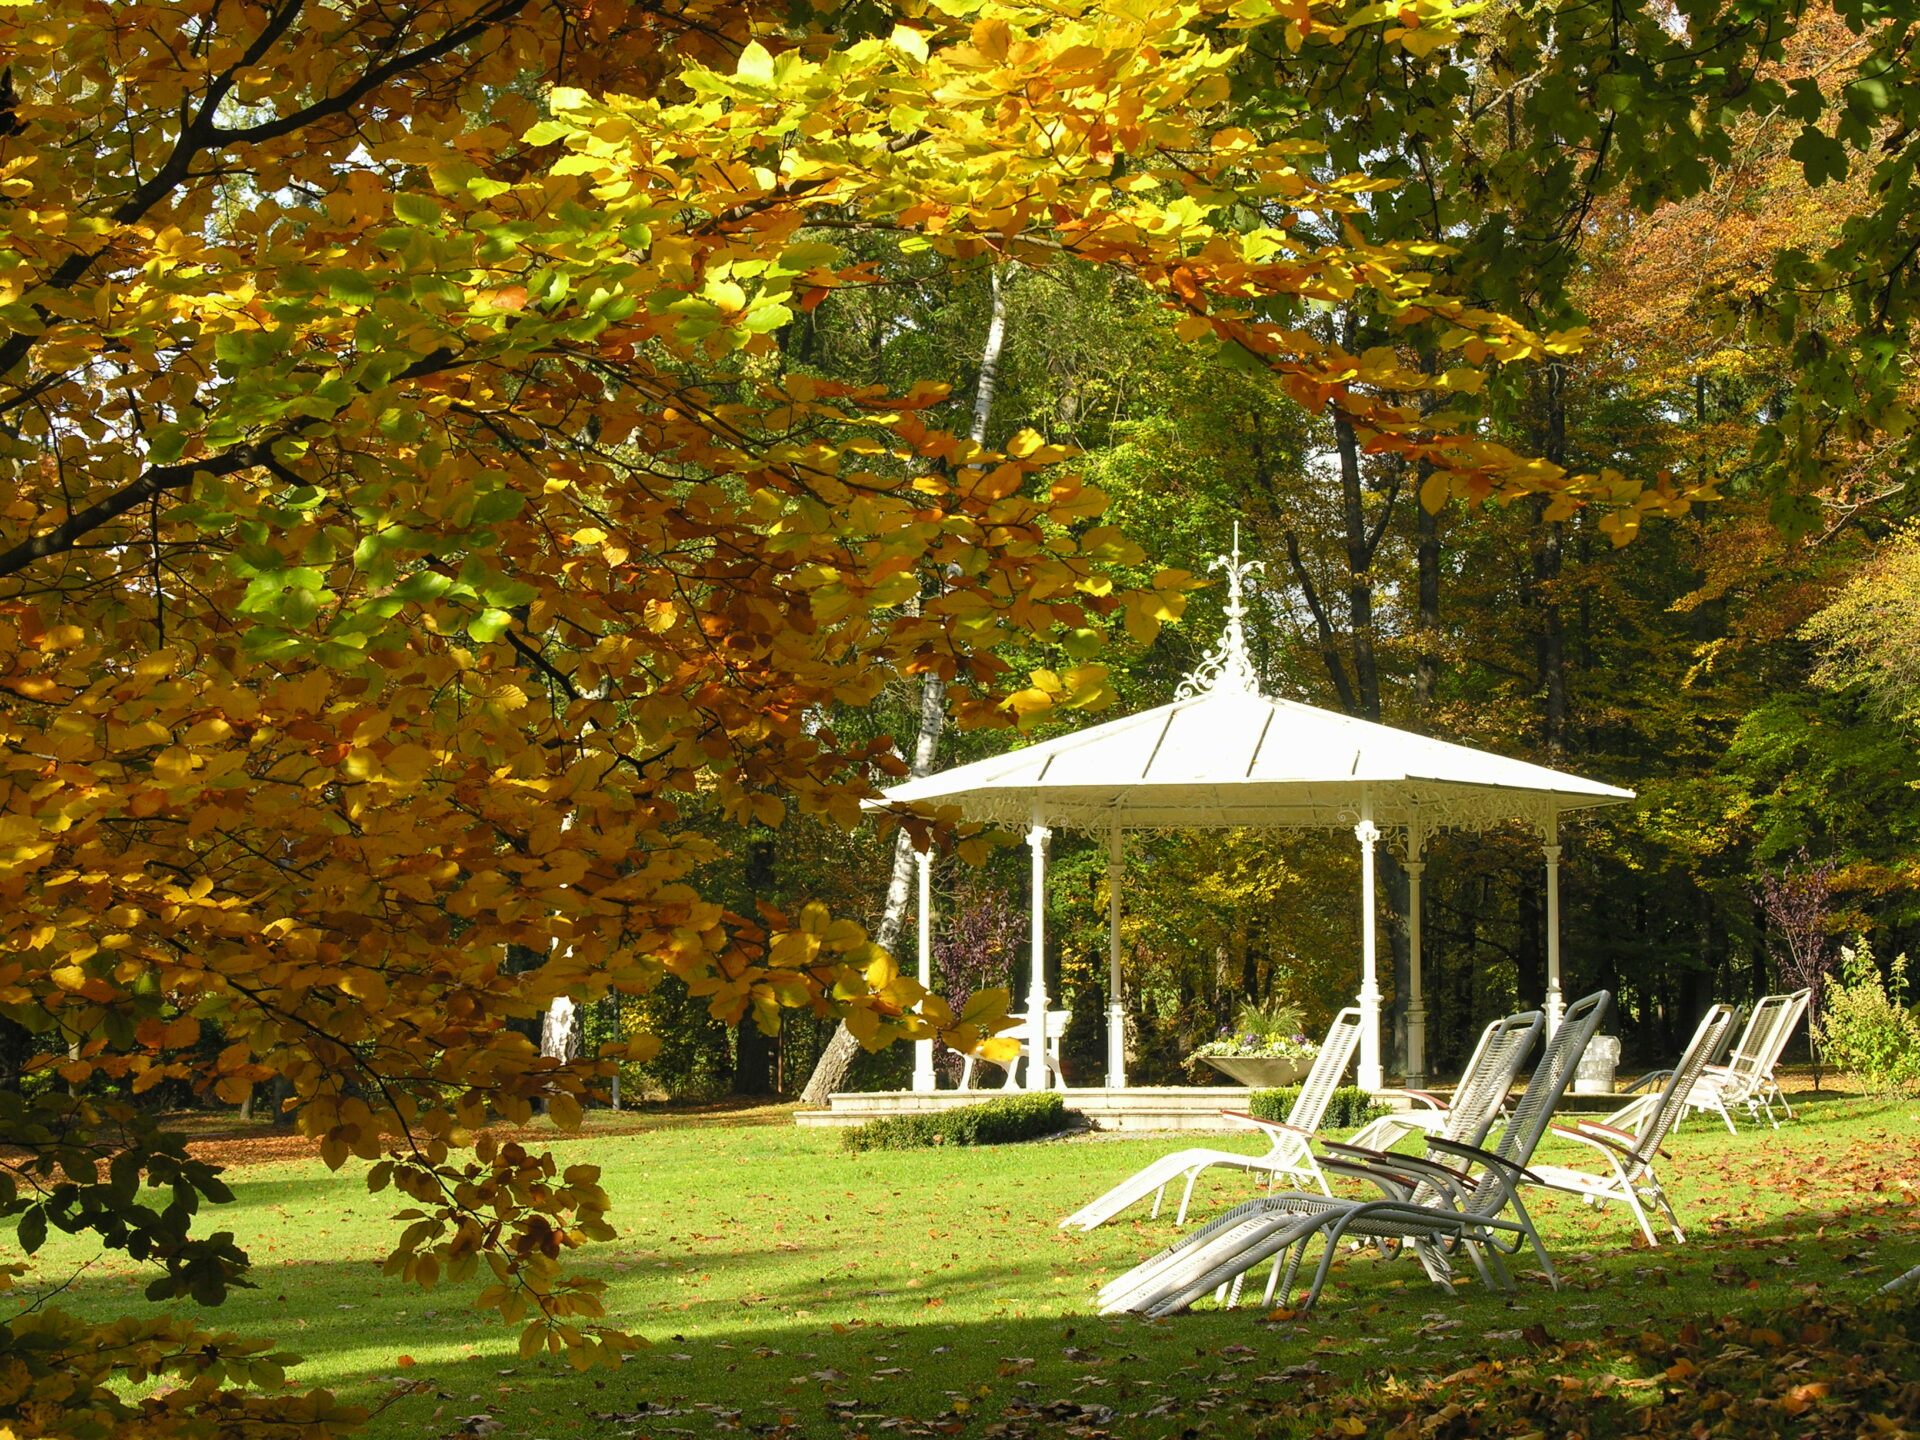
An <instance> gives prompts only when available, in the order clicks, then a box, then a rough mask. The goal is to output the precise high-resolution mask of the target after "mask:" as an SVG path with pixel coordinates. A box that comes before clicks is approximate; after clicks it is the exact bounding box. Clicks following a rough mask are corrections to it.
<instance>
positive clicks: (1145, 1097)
mask: <svg viewBox="0 0 1920 1440" xmlns="http://www.w3.org/2000/svg"><path fill="white" fill-rule="evenodd" d="M1018 1093H1020V1092H1018V1091H1012V1090H1001V1089H999V1088H997V1087H996V1088H993V1089H988V1090H934V1091H925V1090H875V1091H871V1092H869V1093H866V1094H854V1095H830V1096H828V1097H827V1104H828V1106H829V1107H831V1108H829V1109H826V1110H801V1111H798V1112H796V1113H795V1115H794V1117H793V1118H794V1120H795V1122H796V1123H798V1124H801V1125H863V1124H865V1123H866V1122H867V1121H869V1120H877V1119H879V1118H880V1117H881V1116H883V1115H918V1114H924V1113H925V1112H927V1111H929V1110H952V1109H956V1108H958V1107H959V1106H962V1105H977V1104H979V1103H980V1102H981V1101H982V1100H992V1099H995V1098H996V1097H998V1096H1001V1095H1012V1094H1018ZM1252 1093H1253V1092H1252V1091H1250V1090H1249V1089H1247V1088H1246V1087H1245V1086H1243V1085H1168V1086H1140V1087H1138V1088H1135V1087H1131V1086H1129V1087H1128V1088H1127V1089H1124V1090H1108V1089H1105V1088H1100V1089H1085V1090H1081V1089H1073V1090H1062V1091H1061V1092H1060V1096H1061V1098H1062V1099H1063V1100H1065V1101H1066V1103H1067V1109H1069V1110H1072V1111H1076V1112H1078V1113H1079V1114H1081V1115H1084V1116H1086V1118H1087V1123H1088V1124H1090V1125H1092V1126H1093V1127H1094V1129H1096V1130H1237V1131H1239V1132H1240V1133H1242V1134H1246V1135H1251V1134H1252V1133H1253V1132H1252V1131H1251V1130H1249V1129H1248V1128H1247V1127H1246V1126H1244V1125H1235V1124H1234V1123H1233V1122H1232V1121H1230V1120H1222V1119H1221V1118H1220V1112H1221V1111H1222V1110H1244V1109H1246V1107H1247V1096H1248V1095H1250V1094H1252ZM1396 1108H1397V1107H1396Z"/></svg>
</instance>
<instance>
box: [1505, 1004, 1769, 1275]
mask: <svg viewBox="0 0 1920 1440" xmlns="http://www.w3.org/2000/svg"><path fill="white" fill-rule="evenodd" d="M1732 1029H1733V1007H1732V1006H1730V1005H1715V1006H1712V1007H1711V1008H1710V1009H1708V1011H1707V1013H1706V1017H1705V1018H1704V1019H1703V1020H1701V1022H1700V1026H1699V1028H1698V1029H1696V1030H1695V1031H1694V1032H1693V1039H1692V1040H1691V1041H1689V1042H1688V1044H1687V1048H1686V1051H1685V1053H1684V1054H1682V1055H1681V1057H1680V1063H1679V1064H1678V1065H1676V1066H1675V1067H1674V1068H1673V1069H1672V1070H1671V1071H1670V1072H1668V1075H1667V1083H1666V1084H1665V1085H1664V1086H1662V1087H1661V1089H1660V1091H1659V1093H1658V1094H1654V1095H1642V1096H1641V1097H1640V1098H1639V1099H1637V1100H1635V1101H1634V1102H1633V1103H1632V1104H1630V1105H1627V1106H1625V1107H1624V1108H1622V1109H1620V1110H1616V1111H1615V1112H1614V1113H1613V1114H1612V1115H1609V1116H1608V1117H1607V1118H1606V1119H1605V1120H1576V1121H1574V1122H1573V1123H1572V1124H1570V1125H1555V1126H1554V1127H1553V1133H1554V1134H1555V1135H1557V1136H1559V1137H1560V1138H1561V1139H1562V1140H1572V1141H1576V1142H1578V1143H1579V1144H1582V1145H1586V1146H1589V1147H1590V1148H1592V1149H1594V1150H1597V1151H1598V1152H1599V1153H1600V1155H1601V1157H1602V1158H1603V1159H1605V1160H1606V1162H1607V1165H1608V1171H1607V1173H1605V1174H1598V1175H1596V1174H1594V1173H1593V1172H1592V1171H1589V1170H1577V1169H1575V1168H1573V1167H1572V1166H1569V1165H1541V1164H1538V1163H1535V1164H1533V1165H1531V1166H1529V1167H1528V1172H1529V1173H1528V1176H1527V1178H1526V1179H1525V1180H1524V1182H1523V1183H1525V1184H1528V1185H1541V1186H1545V1187H1546V1188H1547V1189H1549V1190H1564V1191H1566V1192H1568V1193H1569V1194H1573V1195H1578V1196H1580V1197H1581V1198H1582V1199H1584V1200H1585V1201H1586V1202H1587V1203H1588V1204H1589V1205H1605V1204H1606V1203H1607V1202H1609V1201H1615V1200H1617V1201H1619V1202H1621V1203H1622V1204H1624V1205H1625V1206H1626V1207H1627V1208H1628V1209H1629V1210H1631V1211H1632V1212H1633V1218H1634V1219H1635V1220H1637V1221H1639V1222H1640V1233H1641V1234H1643V1235H1645V1236H1646V1237H1647V1244H1649V1245H1658V1244H1659V1243H1660V1242H1659V1241H1658V1240H1657V1239H1655V1238H1654V1234H1653V1225H1652V1223H1651V1222H1650V1221H1649V1220H1648V1219H1647V1207H1648V1206H1656V1207H1658V1209H1659V1210H1660V1212H1661V1213H1662V1214H1664V1215H1665V1216H1666V1217H1667V1223H1668V1224H1669V1225H1671V1226H1672V1227H1673V1238H1674V1240H1675V1241H1677V1242H1678V1243H1680V1244H1682V1245H1684V1244H1685V1243H1686V1240H1687V1236H1686V1232H1685V1231H1683V1230H1682V1229H1681V1228H1680V1217H1679V1216H1677V1215H1675V1214H1674V1213H1673V1204H1672V1202H1671V1201H1669V1200H1668V1199H1667V1192H1666V1190H1665V1189H1664V1188H1662V1186H1661V1184H1660V1177H1659V1176H1658V1175H1656V1174H1655V1173H1654V1169H1653V1161H1654V1157H1655V1156H1656V1155H1659V1154H1661V1153H1662V1151H1661V1149H1660V1146H1661V1143H1662V1142H1663V1141H1664V1140H1665V1139H1666V1138H1667V1132H1668V1131H1669V1130H1671V1129H1672V1128H1673V1126H1674V1123H1675V1122H1676V1121H1677V1120H1679V1118H1680V1112H1681V1110H1682V1109H1683V1108H1684V1107H1685V1105H1686V1102H1687V1094H1688V1092H1689V1091H1690V1090H1692V1088H1693V1085H1694V1082H1695V1081H1697V1080H1698V1079H1699V1078H1700V1072H1701V1071H1702V1070H1704V1069H1705V1068H1706V1064H1707V1057H1708V1056H1709V1055H1714V1054H1717V1053H1719V1050H1720V1048H1721V1046H1722V1045H1724V1044H1725V1043H1726V1037H1727V1034H1728V1032H1729V1031H1731V1030H1732Z"/></svg>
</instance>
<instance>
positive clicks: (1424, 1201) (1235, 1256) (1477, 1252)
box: [1100, 990, 1611, 1316]
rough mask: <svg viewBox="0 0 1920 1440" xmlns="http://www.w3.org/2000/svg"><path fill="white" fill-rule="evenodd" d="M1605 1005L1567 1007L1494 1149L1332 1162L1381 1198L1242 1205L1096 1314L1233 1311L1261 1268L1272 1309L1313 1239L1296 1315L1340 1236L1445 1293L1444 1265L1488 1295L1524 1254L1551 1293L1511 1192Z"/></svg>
mask: <svg viewBox="0 0 1920 1440" xmlns="http://www.w3.org/2000/svg"><path fill="white" fill-rule="evenodd" d="M1610 1003H1611V997H1610V996H1609V995H1608V994H1607V992H1606V991H1604V990H1601V991H1597V992H1595V993H1594V994H1592V995H1588V996H1586V997H1584V998H1583V999H1580V1000H1577V1001H1575V1002H1574V1004H1573V1005H1571V1006H1569V1007H1568V1009H1567V1012H1566V1015H1565V1016H1564V1018H1563V1019H1562V1021H1561V1024H1560V1028H1559V1029H1558V1030H1556V1031H1555V1032H1554V1034H1553V1036H1552V1037H1551V1038H1550V1039H1549V1040H1548V1041H1547V1048H1546V1051H1545V1053H1544V1054H1543V1055H1542V1057H1541V1060H1540V1064H1539V1065H1538V1066H1537V1067H1536V1068H1535V1070H1534V1072H1533V1076H1532V1078H1531V1079H1530V1080H1529V1081H1528V1082H1527V1088H1526V1091H1525V1093H1523V1094H1522V1095H1521V1097H1520V1100H1519V1103H1518V1104H1516V1105H1515V1106H1514V1109H1513V1116H1512V1118H1511V1119H1510V1120H1509V1121H1508V1122H1507V1125H1506V1128H1505V1130H1504V1132H1503V1133H1502V1135H1501V1137H1500V1143H1499V1145H1498V1146H1496V1147H1495V1148H1494V1149H1493V1150H1491V1151H1488V1150H1484V1149H1481V1148H1480V1147H1478V1146H1475V1145H1469V1144H1462V1143H1460V1142H1458V1141H1452V1140H1448V1139H1445V1138H1444V1137H1441V1136H1437V1135H1436V1136H1433V1137H1431V1138H1429V1139H1428V1141H1427V1151H1428V1154H1427V1156H1426V1158H1424V1159H1416V1158H1414V1157H1411V1156H1405V1155H1388V1156H1386V1157H1384V1160H1383V1161H1382V1162H1380V1163H1376V1164H1365V1165H1362V1164H1352V1165H1345V1164H1343V1166H1342V1173H1348V1174H1363V1175H1365V1176H1366V1178H1368V1179H1370V1180H1372V1181H1373V1182H1374V1183H1375V1184H1377V1185H1379V1186H1380V1188H1381V1190H1382V1191H1383V1192H1385V1194H1386V1195H1387V1196H1388V1198H1387V1199H1384V1200H1344V1199H1331V1198H1328V1197H1325V1196H1319V1195H1309V1194H1305V1193H1302V1192H1295V1193H1293V1194H1288V1195H1275V1196H1269V1197H1265V1198H1262V1199H1258V1200H1250V1201H1248V1202H1247V1203H1246V1204H1244V1205H1240V1206H1238V1207H1236V1208H1235V1209H1233V1210H1230V1211H1228V1212H1227V1213H1226V1214H1225V1215H1223V1216H1221V1217H1220V1218H1219V1219H1218V1220H1215V1221H1213V1222H1212V1223H1211V1224H1209V1225H1206V1226H1203V1227H1201V1228H1200V1229H1199V1230H1196V1231H1195V1232H1194V1233H1193V1234H1192V1235H1190V1236H1188V1237H1187V1238H1186V1239H1184V1240H1183V1241H1181V1242H1180V1243H1179V1244H1178V1245H1175V1246H1172V1247H1170V1248H1169V1249H1167V1250H1164V1251H1162V1252H1161V1253H1160V1254H1159V1255H1156V1256H1154V1257H1152V1258H1151V1259H1149V1260H1146V1261H1144V1262H1142V1263H1141V1264H1140V1265H1137V1266H1135V1267H1134V1269H1132V1270H1130V1271H1128V1272H1127V1274H1125V1275H1123V1276H1121V1277H1119V1278H1118V1279H1116V1280H1114V1281H1113V1282H1111V1283H1110V1284H1109V1285H1108V1286H1107V1287H1106V1288H1105V1289H1103V1290H1102V1291H1101V1295H1100V1305H1101V1313H1103V1314H1116V1313H1123V1312H1134V1313H1145V1314H1148V1315H1154V1316H1161V1315H1171V1314H1173V1313H1175V1312H1177V1311H1180V1310H1184V1309H1185V1308H1187V1306H1189V1305H1191V1304H1192V1303H1193V1302H1194V1301H1196V1300H1198V1299H1200V1298H1201V1297H1202V1296H1204V1295H1206V1294H1208V1293H1209V1292H1214V1293H1215V1294H1216V1295H1217V1296H1218V1297H1219V1298H1220V1299H1222V1300H1223V1301H1224V1302H1225V1303H1226V1304H1228V1305H1233V1304H1235V1303H1237V1302H1238V1300H1239V1294H1240V1285H1241V1282H1242V1280H1243V1278H1244V1276H1245V1275H1246V1274H1247V1272H1248V1271H1250V1270H1252V1269H1253V1268H1254V1267H1256V1266H1258V1265H1260V1264H1262V1263H1264V1262H1266V1261H1269V1260H1271V1261H1272V1263H1273V1273H1272V1275H1271V1276H1270V1278H1269V1279H1268V1282H1267V1288H1266V1302H1267V1303H1269V1304H1271V1303H1272V1301H1273V1298H1274V1295H1275V1293H1276V1290H1278V1291H1279V1292H1280V1293H1282V1294H1288V1295H1290V1294H1291V1292H1292V1289H1293V1283H1294V1280H1295V1278H1296V1277H1297V1276H1298V1274H1299V1270H1300V1263H1301V1261H1302V1259H1303V1258H1304V1257H1305V1253H1306V1247H1307V1244H1308V1242H1309V1241H1310V1240H1312V1239H1313V1237H1314V1236H1315V1235H1319V1236H1321V1237H1323V1239H1324V1242H1325V1245H1324V1253H1323V1254H1322V1255H1321V1258H1320V1265H1319V1268H1318V1270H1317V1271H1316V1272H1315V1275H1314V1278H1313V1283H1312V1285H1311V1287H1310V1288H1309V1290H1308V1292H1307V1296H1306V1299H1305V1300H1304V1301H1303V1302H1302V1304H1301V1307H1300V1308H1302V1309H1305V1308H1309V1307H1311V1306H1312V1305H1313V1303H1314V1302H1315V1301H1316V1300H1317V1299H1318V1298H1319V1296H1320V1291H1321V1289H1322V1288H1323V1287H1324V1286H1325V1284H1326V1279H1327V1272H1328V1270H1329V1269H1330V1268H1331V1266H1332V1264H1333V1257H1334V1255H1335V1253H1336V1252H1337V1251H1338V1249H1339V1246H1340V1242H1341V1241H1342V1240H1345V1239H1348V1238H1353V1239H1366V1240H1373V1241H1376V1242H1378V1243H1380V1244H1381V1245H1382V1248H1392V1249H1398V1248H1399V1247H1400V1246H1402V1245H1411V1246H1413V1248H1414V1253H1415V1254H1416V1255H1418V1256H1419V1258H1420V1261H1421V1263H1422V1265H1423V1266H1424V1267H1425V1268H1426V1271H1427V1275H1428V1277H1429V1278H1431V1279H1432V1280H1433V1281H1434V1283H1435V1284H1437V1285H1439V1286H1441V1287H1442V1288H1443V1289H1447V1290H1451V1289H1452V1273H1453V1272H1452V1265H1451V1260H1452V1257H1453V1256H1455V1255H1457V1254H1459V1253H1460V1252H1461V1251H1465V1252H1466V1254H1467V1257H1468V1258H1469V1259H1470V1260H1471V1261H1472V1262H1473V1265H1474V1268H1475V1269H1476V1270H1477V1271H1478V1272H1479V1275H1480V1278H1481V1280H1482V1282H1483V1283H1485V1284H1486V1285H1487V1286H1488V1287H1489V1288H1493V1287H1494V1286H1495V1285H1496V1283H1498V1284H1499V1285H1500V1286H1502V1287H1504V1288H1507V1289H1511V1288H1513V1279H1512V1276H1511V1275H1510V1274H1509V1273H1508V1271H1507V1268H1506V1263H1505V1257H1507V1256H1509V1255H1516V1254H1518V1253H1519V1252H1520V1250H1521V1249H1522V1248H1523V1247H1526V1246H1530V1247H1531V1248H1532V1250H1533V1252H1534V1254H1535V1255H1536V1256H1537V1257H1538V1259H1539V1261H1540V1266H1541V1268H1542V1270H1544V1271H1545V1273H1546V1276H1547V1279H1548V1282H1549V1283H1550V1284H1552V1285H1553V1287H1554V1288H1555V1289H1558V1288H1559V1286H1560V1277H1559V1275H1558V1274H1557V1273H1556V1272H1555V1270H1554V1268H1553V1262H1552V1261H1551V1260H1550V1259H1549V1258H1548V1257H1547V1251H1546V1247H1545V1245H1544V1244H1542V1242H1541V1240H1540V1235H1539V1232H1538V1231H1537V1230H1536V1229H1535V1228H1534V1225H1533V1221H1532V1219H1531V1217H1530V1216H1529V1215H1528V1214H1527V1210H1526V1205H1525V1204H1524V1202H1523V1201H1522V1200H1521V1198H1520V1193H1519V1187H1520V1185H1521V1184H1522V1183H1523V1182H1524V1181H1525V1180H1526V1179H1528V1178H1530V1177H1529V1172H1528V1170H1527V1168H1526V1167H1527V1165H1528V1163H1529V1161H1530V1160H1531V1158H1532V1156H1533V1152H1534V1149H1535V1148H1536V1147H1537V1146H1538V1145H1539V1143H1540V1137H1541V1136H1542V1135H1543V1134H1545V1133H1546V1129H1547V1126H1548V1124H1549V1122H1550V1121H1551V1119H1552V1116H1553V1110H1554V1107H1555V1106H1556V1105H1558V1104H1559V1103H1560V1098H1561V1096H1562V1095H1564V1094H1565V1093H1566V1089H1567V1086H1568V1085H1569V1084H1570V1083H1572V1080H1573V1075H1574V1071H1575V1069H1576V1067H1577V1066H1578V1065H1579V1062H1580V1056H1581V1055H1582V1053H1584V1052H1585V1050H1586V1048H1587V1044H1588V1042H1589V1041H1590V1040H1592V1038H1593V1036H1594V1034H1595V1032H1596V1031H1597V1030H1598V1029H1599V1028H1600V1024H1601V1021H1602V1020H1603V1019H1605V1016H1606V1011H1607V1008H1608V1006H1609V1004H1610ZM1436 1153H1437V1154H1438V1155H1441V1156H1444V1157H1446V1158H1448V1159H1452V1160H1454V1161H1455V1162H1456V1163H1458V1162H1465V1163H1466V1164H1468V1165H1470V1166H1478V1167H1479V1174H1478V1175H1477V1176H1475V1175H1473V1174H1472V1173H1471V1172H1470V1171H1467V1170H1461V1169H1456V1168H1454V1166H1452V1165H1448V1164H1443V1163H1441V1162H1440V1161H1439V1160H1436V1159H1435V1158H1434V1156H1435V1154H1436ZM1509 1212H1510V1213H1511V1218H1509ZM1283 1263H1284V1266H1285V1272H1284V1278H1282V1265H1283Z"/></svg>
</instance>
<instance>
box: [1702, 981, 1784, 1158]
mask: <svg viewBox="0 0 1920 1440" xmlns="http://www.w3.org/2000/svg"><path fill="white" fill-rule="evenodd" d="M1812 994H1813V992H1812V991H1811V990H1808V989H1802V990H1796V991H1794V992H1793V993H1792V994H1790V995H1768V996H1765V997H1763V998H1762V999H1761V1000H1760V1002H1759V1003H1758V1004H1756V1005H1755V1006H1754V1007H1753V1013H1752V1014H1751V1015H1749V1016H1748V1017H1747V1028H1746V1029H1745V1030H1744V1031H1743V1032H1742V1033H1741V1036H1740V1043H1739V1044H1737V1045H1735V1046H1734V1047H1733V1053H1732V1054H1731V1055H1730V1056H1728V1057H1727V1063H1726V1064H1725V1065H1710V1066H1708V1067H1707V1068H1706V1069H1705V1070H1703V1071H1702V1072H1701V1075H1700V1078H1699V1079H1697V1080H1695V1081H1694V1083H1693V1085H1692V1087H1691V1088H1690V1089H1689V1090H1688V1092H1687V1099H1686V1102H1685V1105H1684V1113H1683V1118H1684V1114H1691V1113H1693V1112H1694V1111H1699V1112H1702V1113H1705V1112H1707V1111H1712V1112H1713V1113H1714V1114H1716V1115H1718V1116H1719V1117H1720V1119H1721V1120H1722V1121H1723V1122H1724V1123H1725V1124H1726V1127H1727V1133H1728V1134H1738V1133H1739V1132H1738V1131H1737V1130H1736V1129H1735V1127H1734V1123H1733V1111H1734V1110H1735V1109H1736V1108H1737V1107H1739V1106H1743V1105H1744V1106H1745V1107H1746V1109H1747V1113H1748V1115H1749V1116H1750V1117H1751V1118H1752V1119H1753V1121H1754V1123H1755V1124H1758V1123H1759V1121H1760V1117H1761V1115H1762V1114H1765V1116H1766V1117H1767V1120H1768V1121H1769V1122H1770V1123H1771V1124H1772V1125H1773V1127H1774V1129H1776V1130H1777V1129H1779V1128H1780V1122H1779V1121H1778V1120H1777V1119H1775V1118H1774V1114H1773V1103H1772V1102H1773V1101H1774V1100H1775V1099H1778V1100H1779V1101H1780V1103H1781V1104H1782V1105H1786V1103H1787V1102H1786V1096H1784V1095H1782V1094H1781V1093H1780V1087H1779V1084H1778V1082H1777V1081H1776V1080H1775V1079H1774V1074H1773V1072H1774V1067H1775V1066H1776V1065H1778V1064H1779V1063H1780V1052H1781V1051H1783V1050H1784V1049H1786V1045H1787V1038H1788V1036H1790V1035H1791V1034H1792V1033H1793V1029H1794V1027H1795V1026H1796V1025H1798V1024H1799V1023H1800V1017H1801V1016H1803V1015H1805V1014H1806V1013H1807V1001H1808V1000H1809V999H1810V998H1811V996H1812ZM1787 1116H1788V1118H1789V1119H1791V1118H1792V1117H1793V1107H1792V1106H1790V1105H1788V1106H1787ZM1676 1123H1678V1122H1677V1121H1676Z"/></svg>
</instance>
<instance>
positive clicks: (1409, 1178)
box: [1320, 1156, 1420, 1200]
mask: <svg viewBox="0 0 1920 1440" xmlns="http://www.w3.org/2000/svg"><path fill="white" fill-rule="evenodd" d="M1320 1168H1321V1169H1322V1170H1324V1171H1326V1172H1327V1173H1328V1174H1330V1175H1344V1176H1346V1177H1347V1178H1348V1179H1350V1180H1371V1181H1372V1182H1373V1183H1374V1184H1376V1185H1378V1186H1379V1187H1380V1188H1381V1190H1383V1191H1384V1192H1385V1193H1386V1194H1387V1196H1388V1197H1389V1198H1390V1199H1394V1200H1405V1199H1407V1198H1409V1197H1410V1196H1411V1195H1412V1194H1413V1192H1414V1191H1415V1190H1417V1189H1419V1188H1420V1177H1419V1176H1418V1175H1409V1174H1407V1173H1406V1172H1405V1171H1401V1170H1390V1169H1388V1168H1387V1167H1386V1166H1384V1165H1369V1164H1366V1163H1364V1162H1363V1161H1358V1160H1335V1159H1332V1158H1331V1157H1328V1156H1323V1157H1321V1160H1320Z"/></svg>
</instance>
